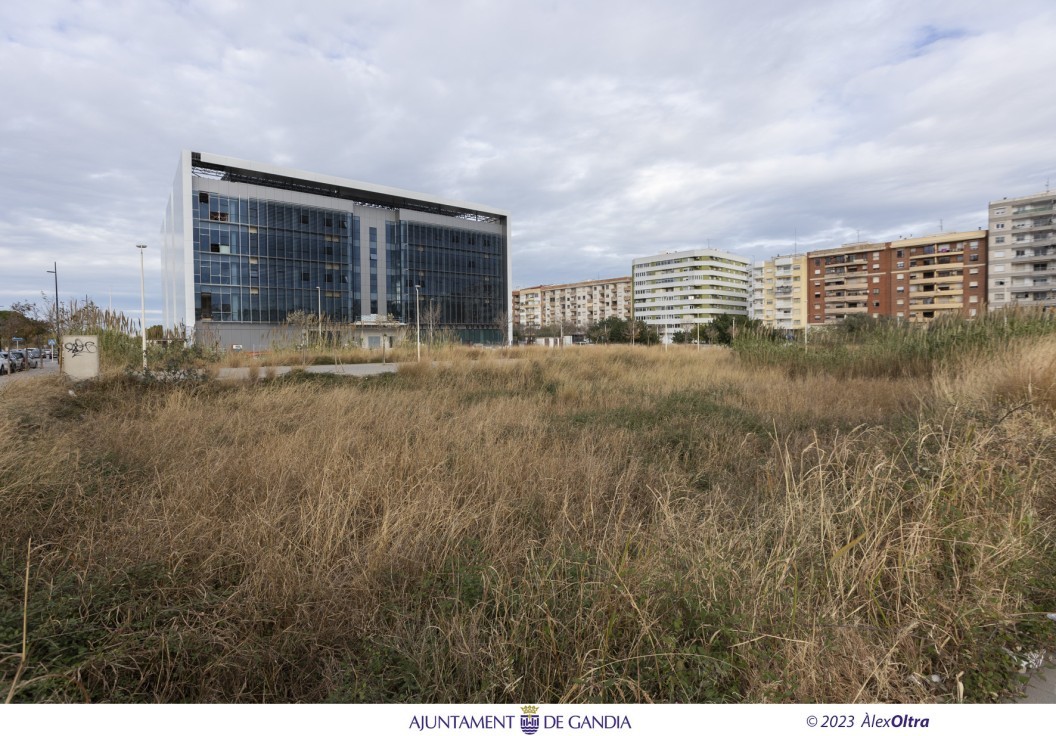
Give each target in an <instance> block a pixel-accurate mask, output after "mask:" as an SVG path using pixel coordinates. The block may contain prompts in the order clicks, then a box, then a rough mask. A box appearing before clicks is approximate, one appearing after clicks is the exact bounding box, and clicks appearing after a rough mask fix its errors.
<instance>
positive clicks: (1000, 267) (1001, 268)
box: [990, 263, 1005, 273]
mask: <svg viewBox="0 0 1056 736" xmlns="http://www.w3.org/2000/svg"><path fill="white" fill-rule="evenodd" d="M990 270H991V271H993V272H994V273H1004V272H1005V265H1004V264H1003V263H995V264H994V265H992V266H990Z"/></svg>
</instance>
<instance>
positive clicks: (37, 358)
mask: <svg viewBox="0 0 1056 736" xmlns="http://www.w3.org/2000/svg"><path fill="white" fill-rule="evenodd" d="M26 355H27V356H29V359H30V361H31V362H35V363H36V365H34V366H33V367H34V368H40V367H41V366H42V365H44V356H43V355H41V353H40V348H29V349H28V350H26Z"/></svg>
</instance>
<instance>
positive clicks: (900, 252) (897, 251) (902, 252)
mask: <svg viewBox="0 0 1056 736" xmlns="http://www.w3.org/2000/svg"><path fill="white" fill-rule="evenodd" d="M904 255H905V251H902V250H896V251H895V258H902V257H903V256H904Z"/></svg>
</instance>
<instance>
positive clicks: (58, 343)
mask: <svg viewBox="0 0 1056 736" xmlns="http://www.w3.org/2000/svg"><path fill="white" fill-rule="evenodd" d="M51 265H52V269H53V270H51V271H48V272H47V273H53V274H55V350H54V355H55V360H57V361H59V365H60V366H61V365H62V335H60V334H59V263H58V261H52V264H51Z"/></svg>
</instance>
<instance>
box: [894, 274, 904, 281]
mask: <svg viewBox="0 0 1056 736" xmlns="http://www.w3.org/2000/svg"><path fill="white" fill-rule="evenodd" d="M895 278H896V279H898V280H899V281H904V280H905V278H906V275H905V274H904V273H900V274H898V275H897V276H895Z"/></svg>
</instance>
